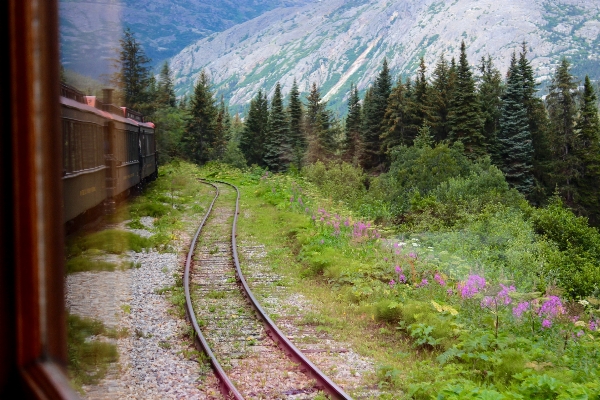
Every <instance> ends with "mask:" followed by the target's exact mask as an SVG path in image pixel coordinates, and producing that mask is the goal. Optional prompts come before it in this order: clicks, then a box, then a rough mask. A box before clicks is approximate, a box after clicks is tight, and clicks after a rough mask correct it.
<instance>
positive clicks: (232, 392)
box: [183, 182, 244, 400]
mask: <svg viewBox="0 0 600 400" xmlns="http://www.w3.org/2000/svg"><path fill="white" fill-rule="evenodd" d="M203 183H205V184H207V185H210V186H212V187H214V188H215V197H214V198H213V200H212V202H211V203H210V206H209V207H208V211H207V212H206V214H205V215H204V218H203V219H202V222H201V223H200V226H199V227H198V230H197V231H196V234H195V235H194V238H193V239H192V243H191V245H190V251H189V252H188V255H187V260H186V262H185V270H184V272H183V288H184V291H185V313H186V315H187V317H188V320H189V321H190V322H191V323H192V326H193V327H194V331H195V332H196V335H195V337H194V342H195V344H196V346H197V347H200V348H201V349H202V350H203V351H204V353H205V354H206V355H207V356H208V358H209V360H210V364H211V366H212V369H213V371H214V372H215V375H216V376H217V379H218V380H219V389H220V390H221V393H223V395H224V396H225V397H226V398H228V399H236V400H243V399H244V398H243V397H242V395H241V394H240V392H238V390H237V389H236V387H235V386H234V385H233V383H232V382H231V380H230V379H229V377H228V376H227V374H226V373H225V371H224V370H223V367H221V364H219V361H217V358H216V357H215V355H214V354H213V352H212V350H211V349H210V346H209V345H208V342H207V341H206V338H205V337H204V335H203V334H202V331H201V330H200V326H199V325H198V321H197V320H196V315H195V313H194V307H193V305H192V299H191V297H190V266H191V264H192V256H193V255H194V249H195V247H196V241H197V240H198V236H200V232H201V231H202V228H203V227H204V223H205V222H206V220H207V219H208V216H209V215H210V213H211V212H212V209H213V205H214V204H215V201H216V200H217V198H218V197H219V188H218V187H217V186H216V185H214V184H212V183H210V182H203Z"/></svg>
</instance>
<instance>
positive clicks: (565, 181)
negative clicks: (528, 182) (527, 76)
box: [546, 58, 579, 206]
mask: <svg viewBox="0 0 600 400" xmlns="http://www.w3.org/2000/svg"><path fill="white" fill-rule="evenodd" d="M576 89H577V83H576V82H575V79H574V77H573V75H571V72H570V63H569V62H568V61H567V59H566V58H563V59H562V60H561V62H560V64H559V66H558V67H557V68H556V73H555V75H554V77H553V78H552V83H551V85H550V88H549V94H548V96H547V97H546V106H547V109H548V116H549V119H550V139H551V147H552V154H553V162H552V165H551V172H550V176H551V178H552V180H553V183H554V186H556V187H557V188H558V190H559V192H560V194H561V196H562V197H563V199H564V200H565V202H566V203H567V204H568V205H569V206H573V204H574V199H575V197H576V193H575V192H576V188H575V185H574V183H575V178H576V177H577V173H578V167H579V166H578V159H577V156H576V152H575V149H576V135H575V116H576V114H577V107H576V102H575V90H576Z"/></svg>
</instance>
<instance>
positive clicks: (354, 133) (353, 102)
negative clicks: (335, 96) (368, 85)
mask: <svg viewBox="0 0 600 400" xmlns="http://www.w3.org/2000/svg"><path fill="white" fill-rule="evenodd" d="M361 114H362V111H361V105H360V97H359V96H358V88H357V87H356V85H354V83H352V84H350V94H349V96H348V115H347V116H346V126H345V133H346V140H345V143H344V160H345V161H347V162H350V163H352V164H353V165H358V159H359V156H360V155H359V152H360V149H361V143H360V129H361V126H362V122H361V120H362V115H361Z"/></svg>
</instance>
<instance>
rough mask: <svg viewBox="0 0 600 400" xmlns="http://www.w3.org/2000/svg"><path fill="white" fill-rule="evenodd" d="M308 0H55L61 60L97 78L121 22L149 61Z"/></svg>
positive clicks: (116, 44)
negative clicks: (140, 45)
mask: <svg viewBox="0 0 600 400" xmlns="http://www.w3.org/2000/svg"><path fill="white" fill-rule="evenodd" d="M311 1H313V0H252V1H247V0H202V1H198V0H121V1H114V0H87V1H83V0H61V1H60V10H59V11H60V42H61V61H62V63H63V65H64V66H65V67H66V68H69V69H71V70H73V71H75V72H78V73H80V74H85V75H89V76H91V77H93V78H98V77H100V76H101V75H102V74H106V73H108V72H109V70H110V66H111V62H110V59H111V58H114V57H115V55H116V50H115V49H117V48H118V47H119V39H120V38H121V36H122V34H123V27H124V26H129V27H131V29H132V31H134V32H135V33H136V36H137V37H138V39H139V41H140V43H141V44H142V45H143V46H144V49H145V51H146V54H147V55H148V56H149V57H150V58H151V59H152V61H153V62H154V65H157V64H160V63H161V62H162V61H163V60H165V59H167V58H170V57H172V56H174V55H176V54H177V53H178V52H179V51H181V50H182V49H183V48H184V47H185V46H187V45H189V44H190V43H193V42H194V41H196V40H199V39H201V38H204V37H206V36H208V35H210V34H212V33H214V32H221V31H223V30H225V29H228V28H231V27H232V26H235V25H237V24H239V23H242V22H244V21H247V20H250V19H252V18H255V17H257V16H259V15H261V14H262V13H264V12H266V11H268V10H272V9H274V8H278V7H283V8H285V7H288V6H295V5H303V4H307V3H310V2H311Z"/></svg>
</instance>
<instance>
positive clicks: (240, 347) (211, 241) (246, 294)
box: [184, 181, 350, 399]
mask: <svg viewBox="0 0 600 400" xmlns="http://www.w3.org/2000/svg"><path fill="white" fill-rule="evenodd" d="M205 183H206V184H207V185H211V186H213V188H214V190H215V197H214V199H213V200H212V203H211V205H210V207H209V208H208V211H207V213H206V215H205V216H204V218H203V220H202V222H201V224H200V226H199V228H198V230H197V232H196V234H195V236H194V238H193V240H192V243H191V246H190V250H189V252H188V256H187V261H186V266H185V272H184V290H185V296H186V314H187V316H188V319H189V320H190V322H191V324H192V326H193V327H194V330H195V333H196V335H195V339H196V345H197V347H199V348H200V349H202V351H204V353H205V354H206V355H207V357H208V359H209V361H210V364H211V367H212V369H213V371H214V372H215V375H216V377H217V379H218V380H219V384H220V389H221V392H222V393H223V395H224V396H225V397H226V398H233V399H244V398H247V399H250V398H263V399H265V398H266V399H311V398H314V397H315V396H316V395H317V393H319V392H321V391H322V392H324V393H326V394H327V395H329V397H330V398H332V399H350V396H348V395H347V394H346V393H344V391H343V390H342V389H341V388H340V387H339V386H337V385H336V384H335V383H334V382H332V381H331V380H330V379H329V378H328V377H327V376H325V375H324V374H323V373H322V372H321V371H320V370H319V369H318V368H317V367H316V366H315V365H314V364H312V362H311V361H310V360H308V358H306V357H305V356H304V355H303V354H302V353H301V352H300V351H299V350H298V349H297V348H296V347H295V346H294V345H293V344H292V343H291V342H290V341H289V340H288V339H287V338H286V337H285V336H284V335H283V333H282V332H281V331H280V330H279V329H278V328H277V327H276V326H275V324H274V323H273V321H272V320H271V319H270V318H269V316H268V315H267V314H266V313H265V311H264V310H263V309H262V307H261V306H260V304H258V302H257V301H256V299H255V298H254V295H253V294H252V292H251V290H250V288H249V287H248V285H247V283H246V280H245V279H244V276H243V274H242V272H241V269H240V264H239V260H238V254H237V248H236V247H237V246H236V224H237V216H238V213H239V191H238V189H237V187H235V186H234V185H231V184H229V183H226V182H218V181H215V182H205Z"/></svg>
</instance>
